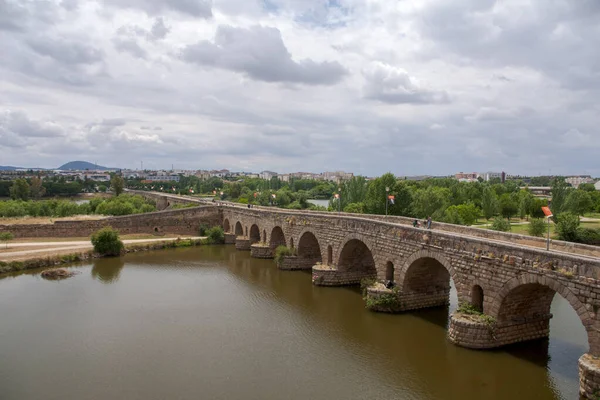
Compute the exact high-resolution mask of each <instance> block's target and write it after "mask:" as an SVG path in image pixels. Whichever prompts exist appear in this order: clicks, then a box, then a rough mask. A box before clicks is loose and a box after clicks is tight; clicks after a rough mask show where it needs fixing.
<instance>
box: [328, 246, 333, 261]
mask: <svg viewBox="0 0 600 400" xmlns="http://www.w3.org/2000/svg"><path fill="white" fill-rule="evenodd" d="M332 264H333V247H331V245H329V246H327V265H332Z"/></svg>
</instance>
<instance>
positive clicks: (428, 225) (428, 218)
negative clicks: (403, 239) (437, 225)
mask: <svg viewBox="0 0 600 400" xmlns="http://www.w3.org/2000/svg"><path fill="white" fill-rule="evenodd" d="M427 229H431V217H427Z"/></svg>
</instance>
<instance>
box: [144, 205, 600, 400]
mask: <svg viewBox="0 0 600 400" xmlns="http://www.w3.org/2000/svg"><path fill="white" fill-rule="evenodd" d="M146 195H147V196H156V197H155V198H156V199H160V202H161V203H162V204H163V205H166V206H168V205H170V204H173V203H177V202H185V203H190V202H196V203H202V204H211V205H215V207H216V209H218V212H219V213H220V214H221V218H222V221H223V228H224V230H225V232H226V241H227V242H228V243H231V244H233V243H235V245H236V248H237V249H239V250H242V251H243V250H246V251H247V250H250V251H251V253H252V256H254V257H261V258H272V257H273V255H274V251H275V249H276V248H277V247H278V246H280V245H285V246H288V247H290V248H293V252H294V254H293V255H292V256H288V257H284V258H283V260H282V261H281V262H280V264H279V268H281V269H289V270H294V269H311V270H312V281H313V284H315V285H323V286H341V285H356V284H359V283H360V282H361V281H363V282H364V280H365V279H374V280H375V283H373V284H372V285H371V286H370V287H369V288H368V289H367V295H366V301H367V306H368V307H369V308H371V309H373V310H374V311H381V312H406V311H410V310H415V309H420V308H427V307H438V306H443V305H446V304H448V302H449V293H450V280H451V279H452V281H453V282H454V285H455V287H456V290H457V295H458V301H459V304H464V305H469V306H470V308H472V309H475V310H478V311H479V312H481V314H478V315H469V314H466V313H463V312H455V313H454V314H453V315H452V316H451V319H450V326H449V329H448V338H449V340H450V341H451V342H453V343H455V344H456V345H459V346H464V347H469V348H476V349H487V348H495V347H501V346H505V345H509V344H512V343H517V342H524V341H528V340H535V339H540V338H544V337H548V335H549V331H550V328H549V325H550V324H549V321H550V318H552V315H551V313H550V305H551V302H552V299H553V297H554V295H555V294H556V293H558V294H560V295H561V296H562V297H564V298H565V299H566V300H567V301H568V302H569V304H571V306H572V307H573V309H574V310H575V311H576V312H577V314H578V315H579V317H580V319H581V322H582V324H583V326H584V328H585V329H586V332H587V335H588V344H589V350H588V353H586V354H584V355H583V356H582V357H581V358H580V360H579V371H580V393H581V395H582V396H583V397H584V398H596V397H594V396H596V394H597V393H600V361H598V358H597V357H600V315H599V313H598V311H599V310H600V252H599V250H598V248H596V247H593V246H585V245H578V244H573V243H566V242H561V241H553V242H552V247H551V250H550V251H546V249H545V241H544V240H542V239H538V238H531V237H526V236H520V235H513V234H510V233H500V232H494V231H489V230H483V229H478V228H469V227H461V226H455V225H449V224H442V223H434V224H433V226H432V229H431V230H426V229H423V228H414V227H413V226H412V225H411V222H412V221H413V219H411V218H404V217H387V218H386V217H384V216H375V215H358V214H345V213H341V214H338V213H332V212H329V213H324V212H308V211H297V210H285V209H277V208H270V207H253V208H247V207H245V206H240V205H234V204H229V203H225V202H217V203H212V202H206V201H202V200H198V199H194V198H190V197H187V196H185V197H184V196H172V195H167V196H164V195H161V194H150V195H148V194H146ZM161 196H162V199H161ZM384 281H392V282H394V287H393V288H386V287H385V286H384V285H383V284H382V282H384Z"/></svg>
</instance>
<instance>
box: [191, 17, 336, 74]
mask: <svg viewBox="0 0 600 400" xmlns="http://www.w3.org/2000/svg"><path fill="white" fill-rule="evenodd" d="M182 58H183V60H185V61H187V62H190V63H195V64H198V65H203V66H210V67H217V68H222V69H227V70H231V71H236V72H240V73H243V74H245V75H248V76H249V77H251V78H253V79H257V80H261V81H265V82H291V83H304V84H307V85H331V84H334V83H337V82H339V81H340V80H341V79H342V78H343V77H344V76H345V75H346V74H347V71H346V69H345V68H344V67H343V66H342V65H341V64H340V63H338V62H337V61H333V62H331V61H326V62H321V63H318V62H315V61H313V60H310V59H305V60H300V61H294V60H293V59H292V56H291V54H290V53H289V51H288V50H287V48H286V47H285V44H284V43H283V39H282V38H281V33H280V32H279V30H278V29H276V28H268V27H262V26H254V27H251V28H248V29H245V28H236V27H232V26H223V25H222V26H219V28H218V29H217V33H216V35H215V39H214V43H213V42H209V41H200V42H198V43H196V44H194V45H190V46H187V47H185V48H184V49H183V51H182Z"/></svg>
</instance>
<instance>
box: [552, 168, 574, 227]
mask: <svg viewBox="0 0 600 400" xmlns="http://www.w3.org/2000/svg"><path fill="white" fill-rule="evenodd" d="M569 190H570V189H569V186H567V183H566V182H565V180H564V179H563V178H555V179H554V181H553V182H552V190H551V193H552V204H551V206H550V209H551V210H552V214H553V215H554V218H555V221H556V220H557V219H556V218H558V215H560V213H562V212H563V211H565V204H566V202H567V196H568V195H569Z"/></svg>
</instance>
